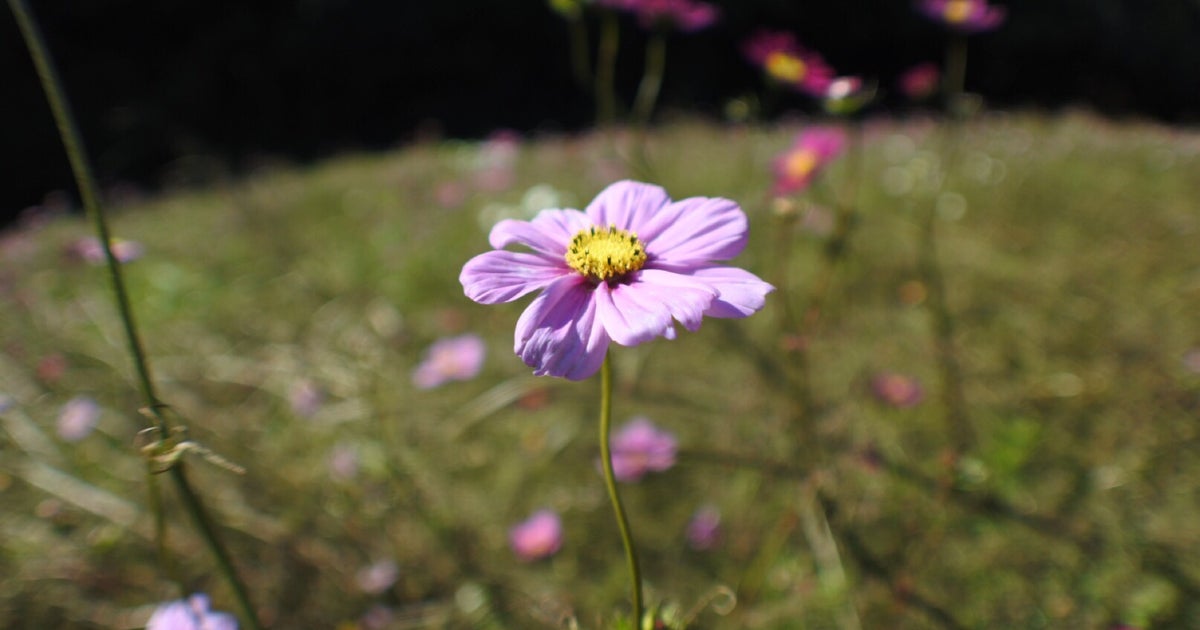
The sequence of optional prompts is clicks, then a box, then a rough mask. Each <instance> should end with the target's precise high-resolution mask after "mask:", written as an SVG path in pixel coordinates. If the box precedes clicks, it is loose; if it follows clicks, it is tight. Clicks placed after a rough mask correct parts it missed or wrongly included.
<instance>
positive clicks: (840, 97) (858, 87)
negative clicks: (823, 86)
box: [824, 77, 875, 115]
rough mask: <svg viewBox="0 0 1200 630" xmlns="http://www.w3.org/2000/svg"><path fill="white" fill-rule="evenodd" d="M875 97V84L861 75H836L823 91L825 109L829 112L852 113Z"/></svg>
mask: <svg viewBox="0 0 1200 630" xmlns="http://www.w3.org/2000/svg"><path fill="white" fill-rule="evenodd" d="M874 98H875V86H874V85H869V84H867V83H866V82H864V81H863V80H862V77H838V78H836V79H834V80H833V81H831V82H830V83H829V89H827V90H826V91H825V103H824V104H825V111H827V112H829V113H830V114H839V115H846V114H853V113H855V112H857V111H859V110H861V109H862V108H863V107H866V106H867V104H868V103H870V102H871V101H872V100H873V99H874Z"/></svg>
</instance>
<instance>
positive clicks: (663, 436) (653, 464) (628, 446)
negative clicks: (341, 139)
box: [612, 417, 677, 482]
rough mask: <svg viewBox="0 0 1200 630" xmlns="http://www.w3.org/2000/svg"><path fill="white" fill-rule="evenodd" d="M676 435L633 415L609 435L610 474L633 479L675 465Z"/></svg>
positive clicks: (631, 480)
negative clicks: (631, 418)
mask: <svg viewBox="0 0 1200 630" xmlns="http://www.w3.org/2000/svg"><path fill="white" fill-rule="evenodd" d="M676 448H677V443H676V441H675V436H674V435H672V434H670V433H668V432H667V431H663V430H661V429H659V428H658V427H656V426H654V423H652V422H650V420H649V419H647V418H641V417H639V418H634V419H633V420H631V421H630V422H629V424H626V425H625V426H624V427H622V428H621V430H620V431H617V434H616V435H614V436H613V438H612V465H613V475H614V476H615V477H616V478H617V481H626V482H633V481H637V480H639V479H641V478H642V477H643V476H645V474H646V473H648V472H663V471H664V470H668V469H670V468H671V467H672V466H674V465H675V449H676Z"/></svg>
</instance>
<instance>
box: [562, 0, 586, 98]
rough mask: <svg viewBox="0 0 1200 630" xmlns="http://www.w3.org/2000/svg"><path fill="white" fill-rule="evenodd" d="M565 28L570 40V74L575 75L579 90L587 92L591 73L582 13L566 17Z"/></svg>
mask: <svg viewBox="0 0 1200 630" xmlns="http://www.w3.org/2000/svg"><path fill="white" fill-rule="evenodd" d="M567 28H568V29H569V34H570V38H571V72H572V73H573V74H574V75H575V82H576V83H578V84H579V89H581V90H583V91H584V92H587V91H589V90H591V87H592V86H591V84H590V79H589V77H591V74H592V73H591V71H590V69H589V67H590V65H591V64H590V63H589V60H588V33H587V24H586V23H584V21H583V15H582V13H580V12H577V13H575V15H573V16H570V17H568V18H567Z"/></svg>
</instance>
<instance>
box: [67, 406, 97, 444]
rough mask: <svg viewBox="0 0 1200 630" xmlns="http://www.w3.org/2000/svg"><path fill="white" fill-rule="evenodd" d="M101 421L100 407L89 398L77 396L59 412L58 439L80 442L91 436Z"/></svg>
mask: <svg viewBox="0 0 1200 630" xmlns="http://www.w3.org/2000/svg"><path fill="white" fill-rule="evenodd" d="M99 419H100V405H99V404H97V403H96V401H94V400H92V399H91V398H88V397H87V396H76V397H74V398H72V399H71V400H68V401H67V404H65V405H63V406H62V410H60V411H59V412H58V427H57V429H58V437H60V438H62V439H64V440H66V441H68V442H78V441H79V440H82V439H83V438H85V437H87V436H88V435H91V433H92V429H95V428H96V422H97V421H98V420H99Z"/></svg>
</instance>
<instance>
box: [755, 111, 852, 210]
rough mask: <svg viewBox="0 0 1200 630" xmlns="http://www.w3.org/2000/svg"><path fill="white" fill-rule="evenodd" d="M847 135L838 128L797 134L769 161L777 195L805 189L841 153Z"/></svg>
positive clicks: (812, 130)
mask: <svg viewBox="0 0 1200 630" xmlns="http://www.w3.org/2000/svg"><path fill="white" fill-rule="evenodd" d="M845 146H846V134H845V132H843V131H842V130H841V129H838V128H837V127H810V128H809V129H806V130H804V131H802V132H800V134H799V135H797V136H796V140H795V141H794V142H793V143H792V146H791V147H789V148H788V149H787V150H786V151H784V152H783V153H781V154H779V155H778V156H777V157H776V158H775V161H774V163H773V164H772V167H773V170H774V171H775V188H774V193H775V194H776V195H787V194H791V193H794V192H797V191H800V190H804V189H805V188H808V185H809V184H810V183H812V180H813V178H815V177H816V176H817V174H818V173H820V172H821V170H822V169H823V168H825V165H827V164H829V163H830V162H832V161H833V160H834V159H835V158H837V157H838V156H839V155H841V153H842V150H843V149H844V148H845Z"/></svg>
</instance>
